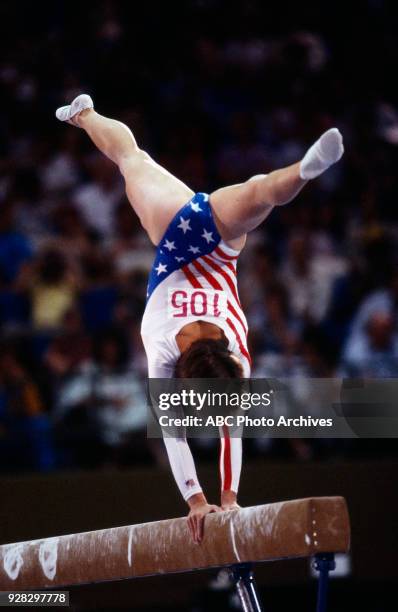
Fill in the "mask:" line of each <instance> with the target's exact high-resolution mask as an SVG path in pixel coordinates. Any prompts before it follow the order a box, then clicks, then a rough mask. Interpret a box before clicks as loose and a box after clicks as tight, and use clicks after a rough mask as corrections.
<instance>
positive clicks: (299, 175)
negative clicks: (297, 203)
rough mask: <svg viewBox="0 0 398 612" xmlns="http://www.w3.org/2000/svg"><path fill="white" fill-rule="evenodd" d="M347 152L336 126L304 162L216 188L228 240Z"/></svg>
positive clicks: (215, 203) (215, 202)
mask: <svg viewBox="0 0 398 612" xmlns="http://www.w3.org/2000/svg"><path fill="white" fill-rule="evenodd" d="M343 152H344V147H343V142H342V136H341V134H340V132H339V131H338V130H337V129H336V128H332V129H331V130H328V131H327V132H325V133H324V134H323V135H322V136H321V137H320V139H319V140H317V142H316V143H315V144H314V145H313V146H312V147H311V148H310V149H309V150H308V151H307V153H306V154H305V156H304V158H303V159H302V160H301V162H298V163H296V164H293V165H292V166H289V167H287V168H283V169H281V170H276V171H275V172H271V173H270V174H268V175H258V176H254V177H252V178H251V179H249V180H248V181H247V182H246V183H241V184H239V185H231V186H229V187H223V188H222V189H218V190H217V191H215V192H213V193H212V194H211V196H210V203H211V206H212V209H213V213H214V217H215V221H216V224H217V227H218V229H219V231H220V234H221V236H222V237H223V238H224V240H227V241H228V240H235V239H239V238H242V236H244V235H245V234H247V233H248V232H250V231H251V230H253V229H255V228H256V227H257V226H258V225H259V224H260V223H262V221H264V219H265V218H266V217H267V216H268V215H269V214H270V212H271V210H272V209H273V207H274V206H281V205H283V204H287V203H288V202H290V201H291V200H293V198H295V197H296V195H297V194H298V193H299V192H300V191H301V189H302V188H303V187H304V185H306V183H307V182H308V180H309V179H312V178H315V177H316V176H319V175H320V174H321V173H322V172H324V171H325V170H326V169H327V168H329V167H330V166H331V165H332V164H334V163H336V162H337V161H338V160H339V159H340V158H341V156H342V155H343ZM238 248H239V247H238Z"/></svg>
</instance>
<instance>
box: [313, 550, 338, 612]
mask: <svg viewBox="0 0 398 612" xmlns="http://www.w3.org/2000/svg"><path fill="white" fill-rule="evenodd" d="M335 567H336V563H335V560H334V554H333V553H320V554H319V555H315V558H314V568H315V569H316V570H317V571H318V572H319V579H318V599H317V604H316V612H326V608H327V595H328V586H329V572H331V571H333V570H334V569H335Z"/></svg>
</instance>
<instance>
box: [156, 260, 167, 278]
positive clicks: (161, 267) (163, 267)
mask: <svg viewBox="0 0 398 612" xmlns="http://www.w3.org/2000/svg"><path fill="white" fill-rule="evenodd" d="M155 270H156V272H157V273H158V276H159V274H162V273H164V272H167V265H164V264H162V263H160V262H159V264H158V267H157V268H155Z"/></svg>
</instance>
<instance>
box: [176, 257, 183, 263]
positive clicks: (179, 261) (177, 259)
mask: <svg viewBox="0 0 398 612" xmlns="http://www.w3.org/2000/svg"><path fill="white" fill-rule="evenodd" d="M175 260H176V261H178V263H181V262H182V261H185V257H175Z"/></svg>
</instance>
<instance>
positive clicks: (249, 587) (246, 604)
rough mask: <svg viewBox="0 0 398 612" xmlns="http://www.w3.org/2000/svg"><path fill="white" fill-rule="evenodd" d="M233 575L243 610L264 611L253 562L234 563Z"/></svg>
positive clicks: (245, 611)
mask: <svg viewBox="0 0 398 612" xmlns="http://www.w3.org/2000/svg"><path fill="white" fill-rule="evenodd" d="M231 575H232V579H233V581H234V583H235V586H236V590H237V593H238V595H239V599H240V603H241V606H242V611H243V612H262V609H261V606H260V601H259V599H258V595H257V591H256V582H255V580H254V575H253V570H252V565H251V563H239V564H237V565H233V566H232V567H231Z"/></svg>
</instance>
